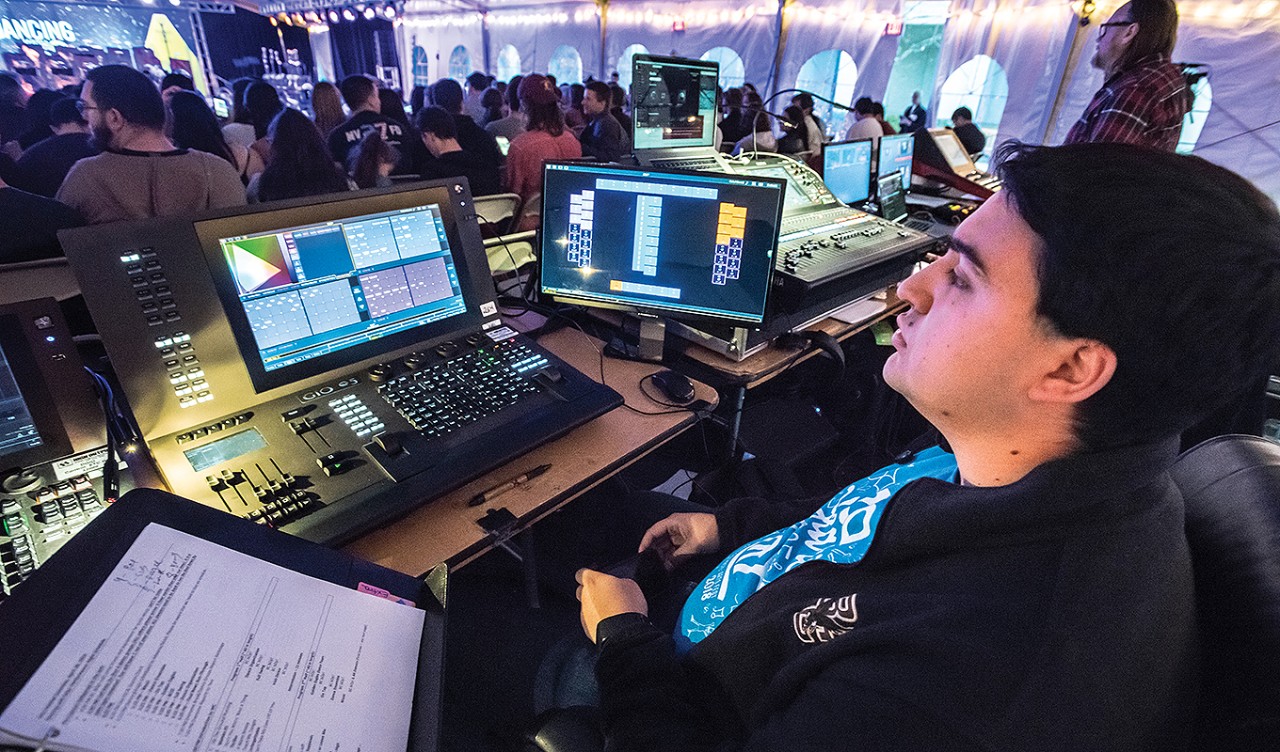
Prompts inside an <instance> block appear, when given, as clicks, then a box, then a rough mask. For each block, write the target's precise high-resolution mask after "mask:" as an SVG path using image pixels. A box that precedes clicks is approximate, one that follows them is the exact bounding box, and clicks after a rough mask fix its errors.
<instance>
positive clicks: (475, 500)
mask: <svg viewBox="0 0 1280 752" xmlns="http://www.w3.org/2000/svg"><path fill="white" fill-rule="evenodd" d="M550 469H551V465H538V466H537V467H535V468H534V469H532V470H529V471H528V472H524V473H521V474H519V475H517V476H516V477H514V478H512V479H511V480H509V481H506V482H505V483H499V484H498V485H496V486H494V487H493V488H490V489H489V490H488V491H481V492H480V493H478V494H476V495H475V496H472V497H471V498H470V499H469V500H468V501H467V506H469V507H478V506H480V505H481V504H484V503H486V502H489V501H493V500H494V499H496V498H497V497H499V496H501V495H502V494H504V493H506V492H507V491H510V490H511V489H513V488H515V487H516V486H519V485H523V484H525V483H528V482H529V481H531V480H533V479H534V478H536V477H538V476H539V475H542V474H543V473H545V472H546V471H548V470H550Z"/></svg>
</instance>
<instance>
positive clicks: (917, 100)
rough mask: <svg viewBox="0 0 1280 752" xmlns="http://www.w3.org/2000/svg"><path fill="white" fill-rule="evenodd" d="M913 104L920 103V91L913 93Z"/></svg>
mask: <svg viewBox="0 0 1280 752" xmlns="http://www.w3.org/2000/svg"><path fill="white" fill-rule="evenodd" d="M911 104H920V92H918V91H916V92H912V93H911Z"/></svg>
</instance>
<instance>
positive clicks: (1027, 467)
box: [947, 431, 1076, 486]
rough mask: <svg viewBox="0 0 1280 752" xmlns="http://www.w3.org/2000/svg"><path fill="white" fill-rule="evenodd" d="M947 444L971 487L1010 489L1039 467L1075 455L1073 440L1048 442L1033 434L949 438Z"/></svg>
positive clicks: (1046, 439)
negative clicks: (1012, 484)
mask: <svg viewBox="0 0 1280 752" xmlns="http://www.w3.org/2000/svg"><path fill="white" fill-rule="evenodd" d="M953 433H954V432H953ZM947 443H948V444H950V446H951V451H952V453H953V454H955V457H956V466H957V467H958V468H959V470H960V477H961V479H963V481H964V483H965V485H969V486H1007V485H1009V484H1010V483H1016V482H1017V481H1019V480H1021V479H1022V478H1023V476H1025V475H1026V474H1027V473H1029V472H1031V471H1032V470H1034V469H1035V468H1037V467H1039V466H1040V465H1043V464H1044V463H1046V462H1051V461H1053V460H1056V459H1061V458H1063V457H1066V456H1067V455H1069V454H1071V453H1072V452H1074V451H1076V443H1075V441H1074V440H1073V439H1070V438H1049V437H1047V436H1042V435H1038V434H1037V433H1036V432H1034V431H1028V432H1019V433H1014V434H1011V435H1009V436H980V437H968V436H964V435H956V436H952V435H947Z"/></svg>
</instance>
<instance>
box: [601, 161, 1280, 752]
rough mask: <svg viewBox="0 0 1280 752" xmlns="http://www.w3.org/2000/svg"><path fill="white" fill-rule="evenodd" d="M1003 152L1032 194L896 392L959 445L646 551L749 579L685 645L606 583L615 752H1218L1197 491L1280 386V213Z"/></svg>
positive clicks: (712, 582) (991, 219)
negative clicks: (1210, 438)
mask: <svg viewBox="0 0 1280 752" xmlns="http://www.w3.org/2000/svg"><path fill="white" fill-rule="evenodd" d="M1002 151H1003V152H1004V153H1003V154H1001V155H998V157H997V159H996V163H997V164H998V165H999V168H998V174H999V175H1000V177H1001V179H1002V180H1003V184H1004V189H1003V190H1002V191H1000V193H999V194H997V195H996V196H995V197H994V198H992V199H990V200H988V201H987V202H985V203H984V204H983V205H982V206H981V207H979V209H978V210H977V211H976V212H975V213H974V214H973V215H972V216H970V217H969V218H968V219H966V220H965V222H964V223H963V224H962V225H961V226H960V227H959V229H958V230H957V231H956V233H955V236H954V239H953V240H952V242H951V246H950V248H949V249H948V250H947V252H946V254H945V255H944V256H943V257H942V258H941V259H940V260H939V261H937V262H935V263H933V264H930V265H929V266H927V267H925V268H924V269H923V270H921V271H919V272H917V273H916V274H915V275H914V276H912V277H911V278H910V279H908V280H906V281H904V282H902V283H900V284H899V286H898V294H899V296H900V297H901V298H902V300H903V301H904V302H906V303H907V304H908V305H909V308H908V310H907V311H906V312H905V313H902V314H900V315H899V316H898V325H899V326H898V330H897V333H896V334H895V335H894V338H893V348H894V352H893V353H892V354H891V355H890V356H889V358H888V360H887V362H886V363H885V365H884V368H883V371H884V380H885V382H886V383H887V384H888V385H889V386H891V387H893V388H894V389H896V390H897V391H898V392H900V393H901V394H902V395H903V396H904V397H906V399H907V400H908V401H909V402H910V403H911V404H912V405H913V406H914V407H915V408H916V409H917V410H919V411H920V413H921V414H922V415H923V416H924V417H925V418H926V419H928V420H929V421H930V422H931V423H932V424H933V425H934V426H935V427H936V428H937V430H938V432H939V433H940V434H941V436H942V437H944V438H945V443H944V444H942V445H941V446H934V447H932V448H929V449H925V450H922V451H916V452H909V453H906V454H904V455H903V456H902V457H900V458H899V460H898V461H897V462H896V463H895V464H892V465H890V466H888V467H886V468H884V469H882V470H880V471H878V472H876V473H874V474H872V475H871V476H869V477H868V478H866V479H864V480H862V481H858V482H856V483H854V484H853V485H851V486H849V487H848V488H846V489H844V490H843V491H840V492H839V493H837V494H836V495H835V497H834V498H831V499H830V500H829V501H826V502H825V503H822V501H821V500H819V501H818V503H819V504H821V506H817V504H812V505H809V504H806V505H798V506H794V507H793V506H791V505H788V504H783V503H769V502H768V501H766V500H764V499H740V500H736V501H731V502H729V503H728V504H726V505H725V506H723V507H720V508H718V509H716V510H715V511H714V513H699V512H696V511H691V512H687V513H678V514H675V515H672V516H669V517H666V518H665V519H662V520H661V521H659V522H657V523H656V524H654V525H652V526H651V527H650V528H649V529H648V531H647V532H646V533H645V534H644V536H643V538H642V540H641V542H640V549H641V550H642V551H644V550H649V551H653V552H654V554H655V555H656V556H657V558H658V559H660V560H661V561H662V562H663V563H664V564H665V565H667V567H669V568H671V567H676V566H679V564H680V563H681V562H686V561H690V560H691V557H693V556H695V555H711V556H712V557H713V560H715V559H719V561H720V563H719V564H718V565H715V566H714V567H713V568H712V570H711V572H710V574H709V575H708V576H706V577H705V578H702V579H701V582H700V583H698V584H696V585H695V586H694V588H693V590H692V591H691V594H690V595H689V597H688V598H687V599H685V600H683V601H682V602H683V608H682V609H681V610H680V615H679V617H678V620H677V624H676V627H675V630H674V631H675V634H674V636H673V630H666V629H660V628H658V627H655V626H654V625H653V624H651V623H650V621H649V620H648V619H647V618H646V614H647V613H648V612H649V605H650V604H649V601H648V600H647V599H646V598H645V596H644V595H643V594H642V593H641V591H640V589H639V587H638V586H637V585H636V583H635V582H634V581H631V580H623V579H617V578H613V577H610V576H609V575H606V574H602V573H600V572H596V571H591V570H581V571H580V572H579V573H578V577H577V579H578V582H579V584H580V588H579V599H580V601H581V603H582V607H581V623H582V626H583V629H584V630H585V632H586V634H587V635H588V637H589V638H590V639H591V640H593V641H594V642H596V644H597V653H598V658H597V661H596V664H595V673H596V677H597V679H598V681H599V696H600V708H601V712H602V715H603V721H604V729H605V731H606V732H607V735H608V737H609V739H608V743H607V744H606V747H607V748H609V749H660V748H663V747H665V746H666V745H668V744H669V743H670V742H671V740H673V739H676V740H680V746H681V748H682V749H713V748H714V749H721V750H724V749H753V750H773V749H791V750H796V749H813V750H820V749H821V750H826V749H842V748H847V747H849V745H850V742H851V740H856V746H857V747H858V748H866V749H875V750H882V751H884V750H888V751H894V750H903V751H904V752H905V751H906V750H912V751H913V752H914V751H916V750H935V749H936V750H994V749H1001V750H1015V749H1016V750H1046V749H1059V750H1077V749H1089V750H1139V749H1143V750H1165V749H1177V748H1184V747H1185V746H1186V742H1187V740H1188V739H1189V738H1192V729H1191V727H1192V724H1194V723H1195V722H1196V716H1197V713H1196V703H1197V700H1198V694H1199V692H1198V689H1199V686H1200V682H1199V674H1200V665H1199V664H1200V650H1201V648H1200V639H1201V637H1200V635H1199V633H1198V628H1197V621H1196V601H1197V598H1196V596H1197V593H1196V582H1195V579H1194V578H1193V570H1192V565H1193V562H1192V560H1191V555H1190V552H1189V550H1188V545H1187V534H1186V528H1185V515H1184V509H1183V499H1182V495H1181V493H1180V492H1179V490H1178V488H1177V486H1175V485H1174V483H1173V481H1172V480H1171V478H1170V476H1169V467H1170V466H1171V465H1172V464H1173V462H1174V460H1175V459H1176V457H1177V455H1178V444H1179V434H1180V433H1181V432H1183V431H1184V430H1186V429H1187V428H1188V427H1189V426H1191V425H1193V424H1194V423H1196V422H1197V420H1199V419H1200V418H1202V417H1203V416H1204V415H1206V414H1208V413H1209V412H1211V411H1212V410H1213V409H1214V408H1215V406H1217V405H1219V404H1223V403H1225V402H1226V401H1227V400H1228V399H1230V397H1231V396H1232V395H1234V394H1237V393H1238V392H1239V390H1240V389H1241V388H1244V387H1247V386H1248V385H1249V384H1251V383H1254V382H1255V381H1256V380H1257V379H1258V378H1259V376H1262V377H1264V378H1265V374H1267V373H1269V372H1271V369H1272V367H1273V366H1274V365H1275V363H1276V362H1277V358H1278V357H1280V213H1277V211H1276V207H1275V204H1274V203H1273V202H1272V201H1271V200H1270V199H1268V198H1267V197H1266V196H1265V195H1263V194H1262V193H1261V192H1260V191H1259V190H1258V189H1257V188H1255V187H1254V186H1252V185H1251V184H1250V183H1248V182H1247V181H1246V180H1244V179H1243V178H1241V177H1239V176H1238V175H1235V174H1233V173H1230V172H1228V171H1227V170H1225V169H1223V168H1220V167H1217V166H1215V165H1213V164H1211V163H1209V162H1207V161H1204V160H1202V159H1198V158H1194V157H1184V156H1179V155H1174V154H1164V153H1159V152H1155V151H1153V150H1151V149H1146V148H1138V147H1134V146H1131V145H1127V144H1078V145H1071V146H1064V147H1032V146H1023V145H1018V144H1015V145H1012V146H1011V147H1006V149H1004V150H1002ZM1170 290H1177V291H1178V294H1177V295H1170V294H1169V291H1170ZM958 343H963V347H957V344H958ZM1170 364H1177V366H1176V368H1171V367H1170ZM1152 383H1160V384H1162V385H1164V386H1165V387H1166V388H1161V389H1152V388H1151V384H1152ZM815 506H817V511H816V512H815V511H814V507H815ZM722 557H727V558H722Z"/></svg>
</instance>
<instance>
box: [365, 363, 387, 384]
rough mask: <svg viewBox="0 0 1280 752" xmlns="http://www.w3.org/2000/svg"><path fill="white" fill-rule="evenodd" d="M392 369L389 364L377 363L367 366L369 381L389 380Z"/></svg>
mask: <svg viewBox="0 0 1280 752" xmlns="http://www.w3.org/2000/svg"><path fill="white" fill-rule="evenodd" d="M391 374H392V368H391V364H390V363H378V364H376V365H372V366H369V380H370V381H386V380H387V379H389V378H391Z"/></svg>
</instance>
